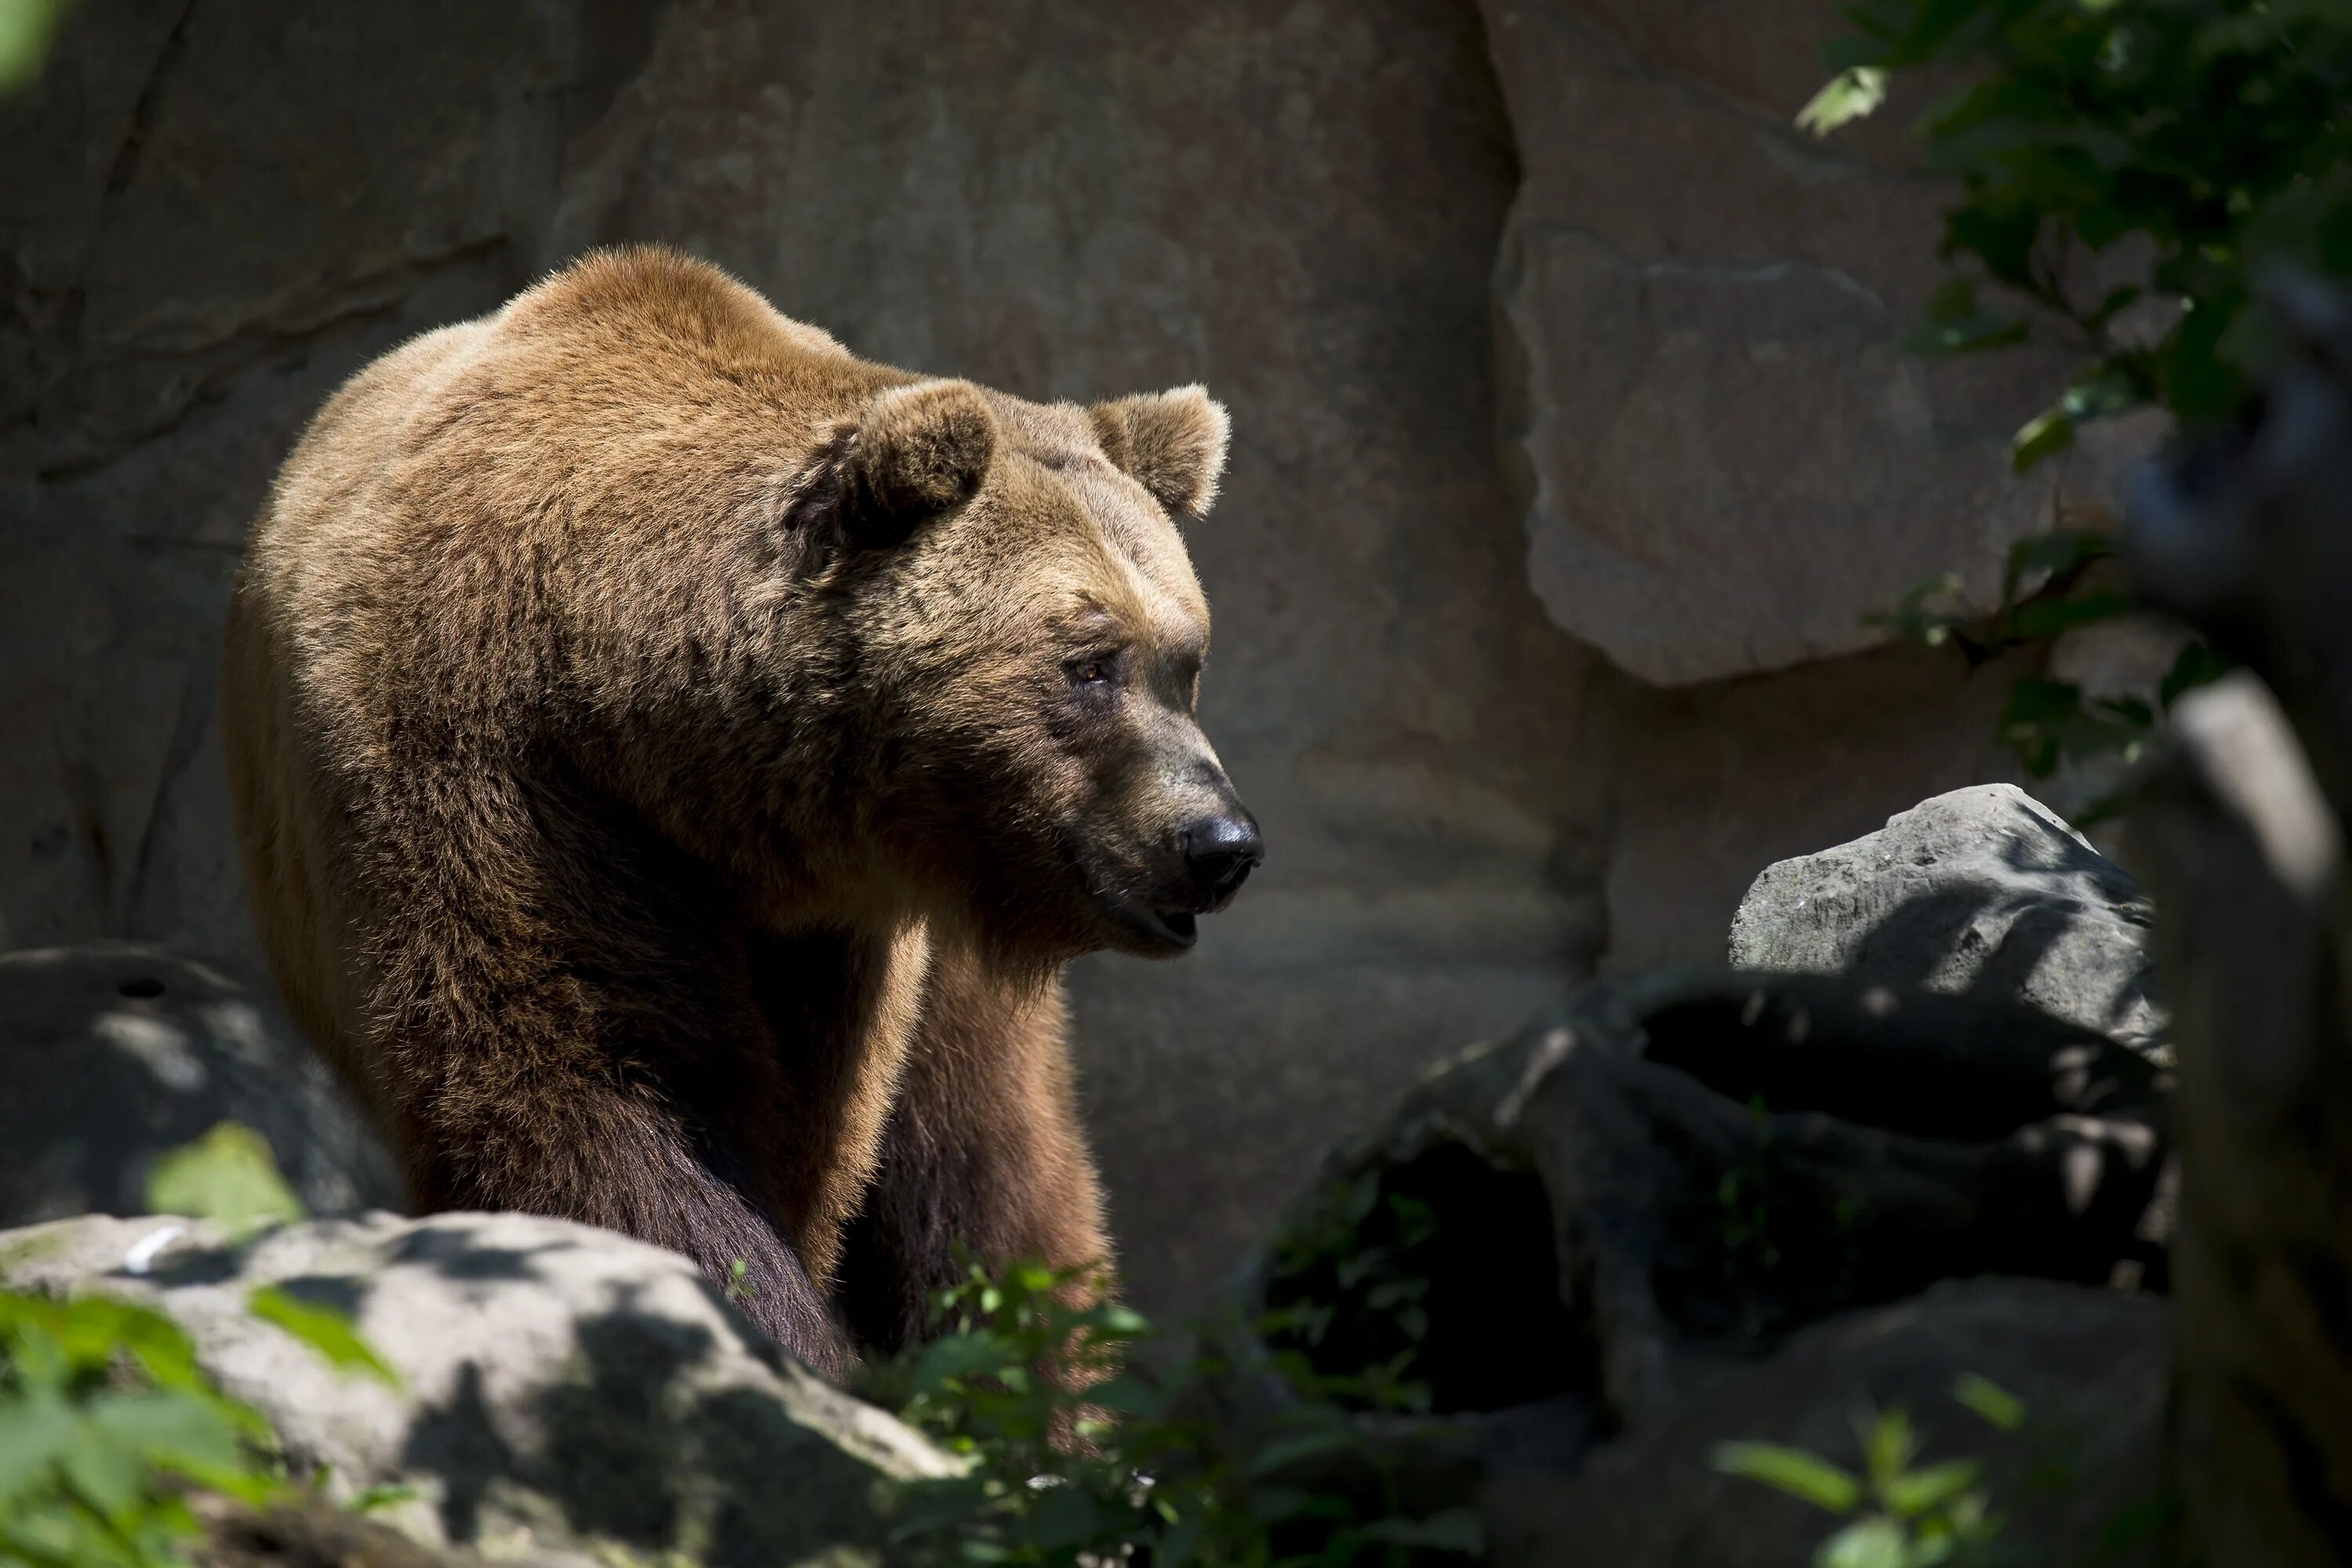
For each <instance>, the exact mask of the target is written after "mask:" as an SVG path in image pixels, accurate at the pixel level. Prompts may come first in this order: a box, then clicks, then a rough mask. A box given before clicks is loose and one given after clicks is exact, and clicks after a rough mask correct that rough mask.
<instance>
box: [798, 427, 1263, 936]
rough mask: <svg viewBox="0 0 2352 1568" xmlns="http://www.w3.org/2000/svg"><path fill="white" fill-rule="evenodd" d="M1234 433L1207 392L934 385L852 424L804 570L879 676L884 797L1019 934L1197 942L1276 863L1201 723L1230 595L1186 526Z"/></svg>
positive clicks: (933, 871)
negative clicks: (1194, 551)
mask: <svg viewBox="0 0 2352 1568" xmlns="http://www.w3.org/2000/svg"><path fill="white" fill-rule="evenodd" d="M1226 430H1227V424H1226V416H1225V411H1224V409H1223V407H1222V406H1221V405H1218V404H1217V403H1215V402H1213V401H1212V400H1211V399H1210V397H1209V396H1208V395H1207V394H1206V393H1205V392H1203V391H1202V389H1201V388H1199V387H1197V386H1188V387H1182V388H1180V389H1178V390H1176V391H1173V392H1166V393H1160V394H1156V395H1144V396H1138V397H1127V398H1121V399H1118V400H1117V401H1115V402H1109V403H1101V404H1097V405H1094V406H1092V407H1079V406H1076V405H1067V404H1063V405H1040V404H1034V403H1028V402H1024V401H1023V400H1021V399H1018V398H1013V397H1009V396H1006V395H1003V394H1000V393H995V392H991V391H987V390H984V389H982V388H980V387H977V386H974V385H972V384H969V383H965V382H958V381H932V382H918V383H915V384H911V385H906V386H900V387H896V388H893V389H891V390H889V391H887V392H884V393H882V394H881V395H878V396H876V397H875V398H873V399H872V400H870V401H869V402H868V403H867V404H866V405H865V406H864V407H863V408H862V409H860V410H859V412H858V414H857V416H856V418H855V419H854V420H851V421H846V422H845V423H844V424H843V425H842V426H838V427H837V428H836V430H835V437H834V440H833V442H832V444H831V447H832V453H833V456H832V458H831V459H830V461H829V463H828V465H827V468H826V471H825V475H824V480H823V482H822V484H821V485H819V486H818V487H817V489H816V490H815V492H814V493H815V494H816V495H818V496H819V497H820V498H821V506H820V510H821V511H822V514H823V515H822V521H821V523H820V524H819V525H818V526H816V527H814V528H813V529H811V530H810V531H809V532H808V534H807V537H808V538H809V540H810V542H811V546H812V556H811V560H810V563H809V567H808V569H809V571H810V573H811V581H812V582H813V583H814V584H816V585H817V586H818V588H819V591H820V593H821V595H823V596H824V597H825V598H826V599H828V600H829V601H830V602H831V603H833V604H834V605H835V606H836V607H837V608H838V610H839V612H840V618H839V621H838V622H837V624H838V625H839V626H842V627H843V628H844V629H845V633H846V642H847V646H848V647H849V649H850V650H851V651H850V652H849V654H848V655H847V657H848V658H851V659H852V660H853V661H854V662H855V663H856V666H857V668H859V670H860V671H861V675H860V683H861V686H862V689H863V692H864V695H863V696H861V698H860V705H861V707H862V708H863V710H864V713H863V719H864V723H863V733H864V735H865V737H866V739H865V740H864V742H862V744H861V749H862V750H863V751H865V752H866V753H867V754H868V755H869V757H870V758H871V759H873V762H872V766H871V772H870V774H869V776H870V777H871V779H872V780H873V781H874V782H873V784H872V786H871V787H872V789H873V791H874V792H875V794H876V795H877V797H878V798H877V799H875V800H873V801H872V802H870V803H869V805H870V807H871V809H869V810H868V811H866V813H864V814H863V815H864V816H865V818H866V821H868V822H869V823H871V824H873V825H874V826H872V828H871V829H870V831H871V832H872V833H873V834H874V835H875V836H876V837H878V838H879V839H880V840H882V841H883V843H884V844H885V846H886V847H887V855H888V858H890V859H891V860H892V861H893V862H894V864H895V865H896V866H897V867H898V868H899V869H900V871H901V872H902V873H903V874H904V876H905V877H906V878H907V879H908V885H910V886H913V887H916V888H919V889H926V890H929V891H931V892H934V893H943V894H944V897H943V898H941V899H940V912H941V913H946V914H950V915H961V916H962V917H965V918H967V919H969V920H970V921H971V922H972V924H973V926H974V927H975V934H977V935H979V936H981V937H982V939H983V940H986V941H988V942H990V943H991V944H992V945H993V946H996V947H997V948H999V949H1000V951H1003V952H1011V953H1017V954H1026V955H1029V956H1031V957H1034V958H1036V959H1038V960H1041V961H1046V962H1052V961H1057V960H1059V959H1062V958H1066V957H1069V956H1074V955H1076V954H1077V953H1080V952H1092V951H1096V950H1098V949H1101V948H1105V947H1114V948H1119V949H1123V950H1125V951H1128V952H1138V953H1144V954H1150V955H1171V954H1174V953H1177V952H1182V951H1183V950H1184V949H1186V948H1189V947H1191V946H1192V942H1193V940H1194V935H1195V921H1196V919H1197V917H1198V916H1200V915H1202V914H1204V913H1208V912H1210V911H1212V910H1219V909H1222V908H1223V906H1224V905H1225V904H1226V902H1227V901H1228V900H1231V899H1232V898H1233V896H1234V892H1235V891H1236V890H1237V889H1239V888H1240V886H1241V884H1242V881H1243V879H1244V878H1246V877H1247V876H1248V875H1249V873H1250V871H1251V869H1252V868H1255V866H1256V865H1257V864H1258V862H1259V860H1260V859H1261V858H1262V856H1263V848H1262V846H1261V843H1260V840H1259V836H1258V828H1257V824H1256V823H1255V821H1254V820H1253V819H1252V817H1251V816H1250V814H1249V813H1248V812H1247V811H1246V810H1244V808H1243V806H1242V804H1241V802H1240V800H1239V799H1238V798H1237V797H1236V795H1235V794H1234V786H1233V784H1232V782H1231V781H1230V780H1229V779H1228V778H1227V777H1226V775H1225V770H1224V768H1223V765H1222V764H1221V763H1219V762H1218V760H1217V754H1216V752H1215V751H1214V750H1213V749H1212V748H1211V746H1210V744H1209V742H1208V739H1207V737H1206V736H1205V735H1203V734H1202V730H1201V726H1200V722H1199V720H1198V717H1197V710H1196V704H1197V701H1198V699H1199V695H1200V685H1201V671H1202V662H1203V661H1204V660H1205V658H1207V656H1208V651H1209V609H1208V604H1207V601H1206V600H1205V599H1204V598H1203V597H1202V592H1201V585H1200V583H1199V582H1198V580H1197V579H1196V578H1195V577H1194V576H1193V573H1192V563H1191V560H1190V559H1189V557H1188V556H1187V555H1186V553H1185V550H1184V542H1183V540H1182V538H1181V536H1180V535H1179V533H1178V531H1177V530H1176V527H1175V524H1174V522H1173V521H1171V517H1172V516H1174V515H1181V516H1185V517H1191V518H1197V517H1199V516H1201V515H1202V514H1203V513H1204V512H1205V511H1206V510H1208V507H1209V505H1210V502H1211V501H1212V500H1213V499H1214V497H1215V495H1216V489H1217V480H1218V477H1219V475H1220V473H1221V472H1222V470H1223V466H1224V460H1225V443H1226Z"/></svg>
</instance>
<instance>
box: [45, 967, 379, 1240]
mask: <svg viewBox="0 0 2352 1568" xmlns="http://www.w3.org/2000/svg"><path fill="white" fill-rule="evenodd" d="M0 1084H5V1085H6V1086H7V1087H6V1092H5V1094H0V1149H5V1150H6V1151H7V1153H6V1157H5V1159H0V1226H12V1225H29V1224H32V1223H34V1222H35V1221H37V1220H46V1219H60V1218H63V1217H65V1216H67V1215H77V1214H85V1213H91V1212H96V1213H99V1214H115V1215H136V1214H139V1213H141V1212H142V1211H143V1209H144V1208H145V1206H146V1205H145V1202H144V1192H145V1187H146V1181H147V1173H148V1168H149V1167H150V1165H151V1164H152V1163H153V1161H154V1158H155V1156H156V1155H157V1154H159V1153H162V1152H165V1151H166V1150H170V1149H173V1148H176V1147H178V1146H179V1145H181V1144H184V1143H186V1142H191V1141H192V1140H194V1139H195V1138H197V1137H200V1136H201V1135H203V1133H204V1132H205V1130H206V1129H208V1128H210V1127H211V1126H212V1125H213V1124H214V1123H215V1122H216V1121H223V1120H227V1121H240V1122H243V1123H244V1124H245V1125H247V1126H248V1127H250V1128H252V1129H253V1130H254V1131H257V1132H258V1133H260V1134H261V1136H262V1137H263V1138H264V1139H266V1140H267V1141H268V1144H269V1149H270V1152H271V1153H272V1154H273V1155H274V1156H276V1158H277V1161H278V1166H279V1168H280V1169H281V1170H283V1171H284V1172H285V1173H286V1177H287V1180H288V1181H289V1182H290V1183H291V1184H293V1187H294V1190H295V1192H296V1193H297V1194H299V1196H300V1197H301V1199H302V1201H303V1203H304V1204H305V1205H308V1206H309V1207H310V1210H311V1211H312V1212H313V1213H317V1214H337V1213H343V1212H348V1211H350V1210H353V1209H362V1208H390V1209H397V1208H400V1207H402V1206H404V1203H403V1194H402V1189H401V1183H400V1179H399V1176H398V1173H396V1171H395V1170H394V1165H393V1163H392V1159H391V1156H390V1155H389V1154H388V1153H386V1152H385V1151H384V1149H383V1144H382V1143H381V1142H379V1141H378V1140H377V1138H376V1136H375V1134H374V1132H373V1131H371V1130H370V1129H369V1127H368V1126H367V1124H366V1123H365V1121H363V1120H362V1117H361V1115H360V1113H359V1112H358V1111H357V1110H356V1109H354V1107H353V1106H352V1102H351V1100H350V1099H349V1098H348V1096H346V1094H345V1093H344V1091H343V1089H342V1086H341V1084H340V1083H338V1082H337V1081H336V1079H335V1077H334V1074H333V1072H332V1071H331V1069H330V1068H328V1066H327V1064H326V1063H325V1062H324V1061H323V1060H321V1059H320V1058H319V1057H318V1056H317V1054H316V1053H315V1052H313V1051H312V1050H311V1048H310V1045H309V1043H308V1042H307V1041H305V1040H304V1039H303V1038H302V1037H300V1036H299V1034H297V1033H296V1032H295V1030H294V1027H293V1026H292V1025H291V1024H290V1023H289V1022H288V1021H287V1019H286V1017H285V1016H284V1015H283V1014H281V1013H280V1012H279V1011H278V1008H277V1006H276V1005H275V1004H274V1003H272V1002H270V1001H268V1000H265V999H264V998H262V997H260V996H257V995H255V994H251V993H249V992H247V990H245V989H244V988H243V987H241V986H240V985H238V984H237V983H236V981H235V980H233V979H231V978H230V977H229V975H227V974H226V973H224V972H223V971H221V970H219V969H216V968H215V967H213V966H212V965H211V964H208V963H203V962H200V961H198V960H195V959H192V958H188V957H185V956H184V955H182V954H179V953H175V952H171V951H169V950H168V949H164V948H161V947H153V946H149V945H147V944H145V943H141V942H91V943H88V944H85V945H82V946H79V947H47V948H32V949H27V950H25V951H22V952H10V953H0Z"/></svg>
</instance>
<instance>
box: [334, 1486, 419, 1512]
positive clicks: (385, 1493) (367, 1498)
mask: <svg viewBox="0 0 2352 1568" xmlns="http://www.w3.org/2000/svg"><path fill="white" fill-rule="evenodd" d="M419 1495H420V1494H419V1493H418V1492H417V1489H415V1487H396V1486H373V1487H370V1488H368V1489H367V1490H365V1491H363V1492H362V1493H360V1495H359V1496H357V1497H355V1498H353V1499H352V1501H351V1511H352V1512H353V1513H374V1512H376V1511H378V1510H383V1509H387V1508H398V1507H399V1506H400V1505H401V1504H402V1503H404V1502H414V1501H415V1500H416V1498H417V1497H418V1496H419Z"/></svg>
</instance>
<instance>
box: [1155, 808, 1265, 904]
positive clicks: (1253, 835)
mask: <svg viewBox="0 0 2352 1568" xmlns="http://www.w3.org/2000/svg"><path fill="white" fill-rule="evenodd" d="M1177 837H1178V838H1179V839H1180V841H1181V843H1182V844H1183V847H1184V867H1185V869H1186V870H1188V871H1190V872H1191V873H1192V886H1193V887H1195V888H1197V889H1200V891H1201V893H1202V896H1203V897H1204V898H1206V899H1207V900H1209V901H1210V903H1211V904H1212V906H1214V905H1217V904H1222V903H1223V902H1224V901H1225V900H1227V899H1230V898H1232V897H1233V896H1234V893H1235V892H1236V891H1238V890H1239V889H1240V888H1241V885H1242V883H1243V881H1244V879H1246V878H1247V877H1248V876H1249V874H1250V872H1251V870H1252V869H1253V868H1255V867H1256V865H1257V863H1258V862H1259V861H1261V860H1263V859H1265V840H1264V839H1262V838H1260V837H1258V832H1257V824H1256V823H1255V821H1253V820H1251V818H1250V816H1249V814H1248V813H1247V812H1244V813H1242V814H1241V815H1239V816H1210V817H1203V818H1202V820H1200V821H1199V822H1196V823H1194V824H1192V826H1190V827H1187V828H1186V829H1184V831H1183V832H1182V833H1181V834H1179V835H1178V836H1177Z"/></svg>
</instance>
